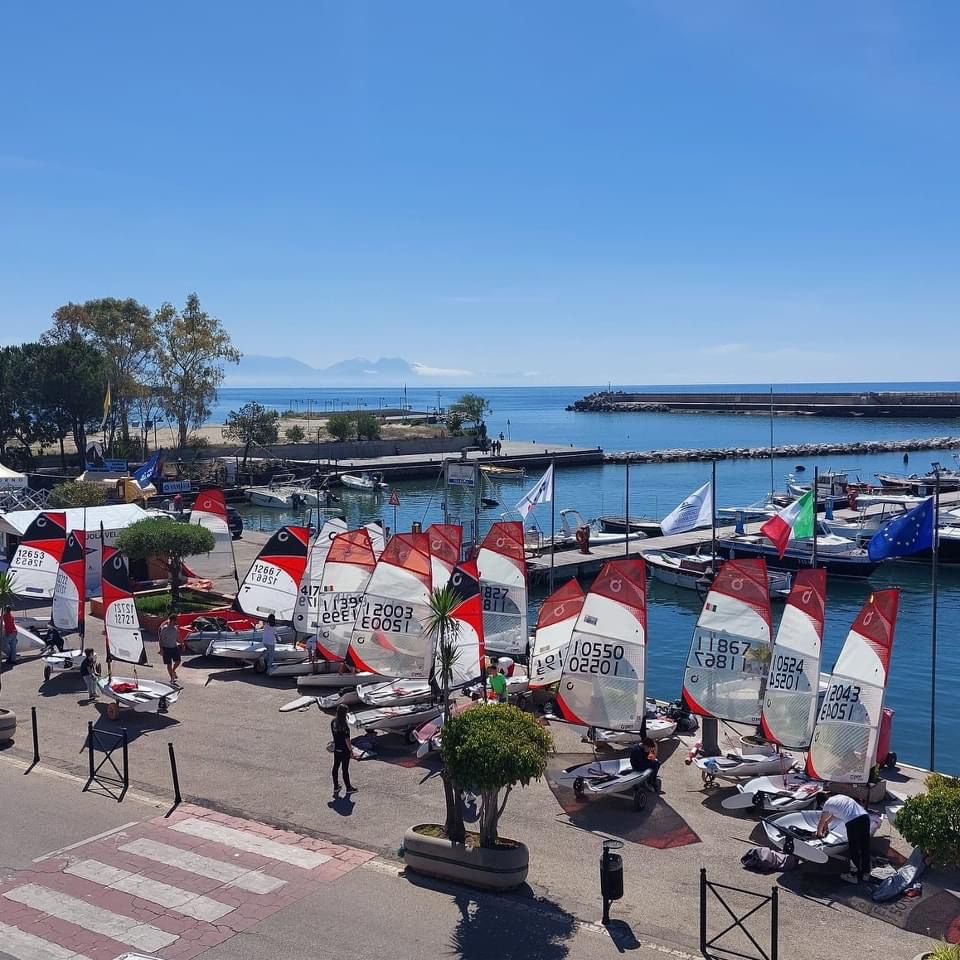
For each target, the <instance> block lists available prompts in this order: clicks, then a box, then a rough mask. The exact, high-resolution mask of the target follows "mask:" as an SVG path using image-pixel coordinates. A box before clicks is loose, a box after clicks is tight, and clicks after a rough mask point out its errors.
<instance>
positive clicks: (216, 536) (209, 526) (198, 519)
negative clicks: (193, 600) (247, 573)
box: [188, 489, 237, 581]
mask: <svg viewBox="0 0 960 960" xmlns="http://www.w3.org/2000/svg"><path fill="white" fill-rule="evenodd" d="M190 522H191V523H195V524H196V525H197V526H199V527H203V528H204V529H205V530H209V531H210V532H211V533H212V534H213V549H212V550H211V551H210V552H209V553H207V554H200V555H198V556H195V557H191V558H190V560H189V564H188V565H189V570H190V572H191V573H192V574H193V575H194V576H195V577H203V578H205V579H207V580H221V579H225V578H227V577H229V578H230V579H232V580H234V581H236V577H237V562H236V560H235V559H234V556H233V534H231V533H230V524H229V522H228V520H227V502H226V500H224V497H223V491H222V490H216V489H214V490H201V491H200V492H199V493H198V494H197V499H196V500H194V502H193V508H192V509H191V511H190Z"/></svg>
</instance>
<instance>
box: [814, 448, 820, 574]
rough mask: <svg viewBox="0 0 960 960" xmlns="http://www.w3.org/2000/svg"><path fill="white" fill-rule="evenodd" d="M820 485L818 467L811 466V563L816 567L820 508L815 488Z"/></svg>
mask: <svg viewBox="0 0 960 960" xmlns="http://www.w3.org/2000/svg"><path fill="white" fill-rule="evenodd" d="M819 486H820V468H819V467H814V468H813V563H812V566H813V568H814V570H816V568H817V524H818V523H819V522H820V509H819V506H818V504H817V488H818V487H819Z"/></svg>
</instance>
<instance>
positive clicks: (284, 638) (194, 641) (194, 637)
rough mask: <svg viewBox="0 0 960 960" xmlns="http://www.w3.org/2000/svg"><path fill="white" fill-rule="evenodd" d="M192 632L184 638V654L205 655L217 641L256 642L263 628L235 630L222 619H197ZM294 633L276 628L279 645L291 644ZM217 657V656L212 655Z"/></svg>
mask: <svg viewBox="0 0 960 960" xmlns="http://www.w3.org/2000/svg"><path fill="white" fill-rule="evenodd" d="M191 626H192V627H193V630H191V632H190V633H188V634H187V636H186V637H185V638H184V640H183V643H182V646H183V649H184V653H188V654H189V653H195V654H205V653H207V651H208V650H209V649H210V645H211V644H212V643H215V642H217V641H221V640H223V641H226V640H234V641H235V640H239V641H243V642H244V643H249V642H251V641H253V642H257V641H259V640H261V639H262V637H263V627H247V628H243V629H236V628H235V625H234V623H233V622H231V621H229V620H226V619H225V618H223V617H217V616H210V617H197V619H196V620H194V621H193V623H192V624H191ZM295 637H296V632H295V631H294V629H293V627H288V626H281V627H277V640H278V641H279V642H281V643H293V641H294V639H295ZM212 656H219V654H212Z"/></svg>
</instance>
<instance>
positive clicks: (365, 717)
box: [347, 703, 443, 733]
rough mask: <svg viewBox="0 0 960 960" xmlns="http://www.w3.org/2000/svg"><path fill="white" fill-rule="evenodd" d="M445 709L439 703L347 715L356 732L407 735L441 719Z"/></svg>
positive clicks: (407, 705)
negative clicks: (391, 732)
mask: <svg viewBox="0 0 960 960" xmlns="http://www.w3.org/2000/svg"><path fill="white" fill-rule="evenodd" d="M442 711H443V708H442V707H441V706H440V704H438V703H408V704H404V705H403V706H399V707H373V708H370V709H368V710H358V711H355V712H354V713H348V714H347V723H348V724H350V726H351V727H353V728H354V729H355V730H365V731H367V732H373V731H376V730H383V731H393V732H394V733H406V732H407V731H410V730H413V729H414V728H415V727H419V726H421V725H422V724H424V723H426V722H427V721H428V720H432V719H433V718H434V717H439V716H440V714H441V713H442Z"/></svg>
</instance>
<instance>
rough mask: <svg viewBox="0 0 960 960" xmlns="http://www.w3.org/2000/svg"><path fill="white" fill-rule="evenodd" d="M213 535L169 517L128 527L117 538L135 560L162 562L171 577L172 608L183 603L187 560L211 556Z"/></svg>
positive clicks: (198, 526)
mask: <svg viewBox="0 0 960 960" xmlns="http://www.w3.org/2000/svg"><path fill="white" fill-rule="evenodd" d="M213 547H214V540H213V534H212V533H211V532H210V531H209V530H208V529H207V528H206V527H201V526H200V525H199V524H196V523H178V522H177V521H176V520H169V519H167V518H166V517H148V518H147V519H146V520H138V521H137V522H136V523H133V524H131V525H130V526H129V527H125V528H124V529H123V530H121V531H120V533H119V535H118V536H117V548H118V549H119V550H121V551H122V552H123V553H125V554H126V555H127V556H128V557H130V559H131V560H147V559H149V558H151V557H154V558H156V559H158V560H160V561H162V562H163V563H164V564H165V565H166V568H167V571H168V573H169V575H170V607H171V609H172V610H176V609H177V607H178V605H179V603H180V576H181V573H182V570H183V561H184V559H185V558H186V557H195V556H198V555H199V554H202V553H210V551H211V550H213Z"/></svg>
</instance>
